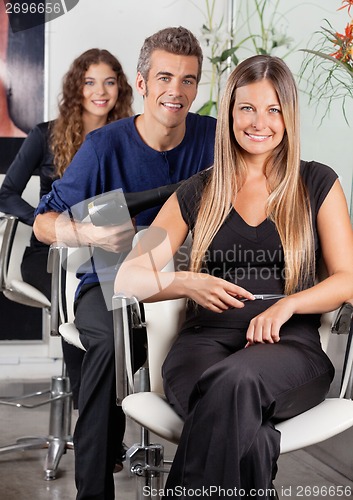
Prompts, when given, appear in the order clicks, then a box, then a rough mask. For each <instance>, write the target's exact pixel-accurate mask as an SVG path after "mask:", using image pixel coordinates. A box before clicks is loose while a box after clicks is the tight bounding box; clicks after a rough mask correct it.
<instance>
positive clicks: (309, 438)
mask: <svg viewBox="0 0 353 500" xmlns="http://www.w3.org/2000/svg"><path fill="white" fill-rule="evenodd" d="M352 425H353V401H352V400H351V399H344V398H332V399H330V398H328V399H325V401H323V402H322V403H320V404H319V405H317V406H315V407H314V408H311V409H310V410H307V411H306V412H304V413H302V414H300V415H297V416H296V417H293V418H290V419H289V420H285V421H284V422H281V423H279V424H277V425H276V429H278V430H279V431H280V432H281V453H288V452H289V451H294V450H299V449H301V448H305V447H306V446H310V445H312V444H316V443H320V442H321V441H325V439H329V438H330V437H333V436H335V435H336V434H339V433H340V432H343V431H345V430H347V429H348V428H349V427H351V426H352Z"/></svg>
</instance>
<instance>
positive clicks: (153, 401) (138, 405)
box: [122, 392, 184, 444]
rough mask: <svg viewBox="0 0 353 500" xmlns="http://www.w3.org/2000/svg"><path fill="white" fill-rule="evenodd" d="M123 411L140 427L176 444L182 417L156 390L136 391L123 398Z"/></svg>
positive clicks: (181, 425) (180, 429) (181, 427)
mask: <svg viewBox="0 0 353 500" xmlns="http://www.w3.org/2000/svg"><path fill="white" fill-rule="evenodd" d="M122 407H123V411H124V413H125V414H126V415H128V416H129V417H130V418H132V420H134V421H135V422H137V423H138V424H140V425H141V426H142V427H145V428H146V429H149V430H150V431H152V432H154V433H155V434H157V436H160V437H162V438H164V439H167V440H168V441H171V442H172V443H175V444H178V442H179V439H180V435H181V431H182V429H183V424H184V423H183V421H182V419H181V418H180V417H179V416H178V415H177V414H176V413H175V411H174V410H173V409H172V408H171V406H170V405H169V404H168V403H167V401H166V399H165V397H164V396H162V395H161V394H157V393H156V392H137V393H136V394H130V395H129V396H127V397H126V398H124V400H123V403H122Z"/></svg>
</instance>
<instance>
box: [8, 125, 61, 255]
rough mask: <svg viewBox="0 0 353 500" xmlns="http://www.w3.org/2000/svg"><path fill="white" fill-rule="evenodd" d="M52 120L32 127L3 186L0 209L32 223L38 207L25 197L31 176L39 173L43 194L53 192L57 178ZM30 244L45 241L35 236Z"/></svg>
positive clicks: (26, 222)
mask: <svg viewBox="0 0 353 500" xmlns="http://www.w3.org/2000/svg"><path fill="white" fill-rule="evenodd" d="M51 123H52V122H45V123H40V124H38V125H36V126H35V127H34V128H33V129H32V130H31V132H30V133H29V135H28V137H27V138H26V139H25V141H24V142H23V144H22V146H21V148H20V150H19V152H18V153H17V155H16V157H15V159H14V161H13V162H12V164H11V166H10V167H9V169H8V171H7V173H6V176H5V179H4V182H3V183H2V186H1V189H0V211H2V212H4V213H7V214H12V215H16V216H17V217H18V218H19V220H20V221H21V222H23V223H25V224H28V225H29V226H32V225H33V222H34V210H35V207H32V206H31V205H30V204H29V203H27V202H26V201H25V200H24V199H23V198H22V193H23V191H24V189H25V188H26V186H27V184H28V181H29V179H30V178H31V177H32V175H39V177H40V193H39V195H40V197H42V196H43V195H45V194H47V193H49V192H50V191H51V185H52V182H53V181H54V180H55V176H54V165H53V155H52V153H51V151H50V147H49V132H50V124H51ZM31 245H34V246H38V245H39V246H42V245H43V244H42V243H40V242H39V241H38V240H37V239H36V238H35V236H34V235H32V240H31Z"/></svg>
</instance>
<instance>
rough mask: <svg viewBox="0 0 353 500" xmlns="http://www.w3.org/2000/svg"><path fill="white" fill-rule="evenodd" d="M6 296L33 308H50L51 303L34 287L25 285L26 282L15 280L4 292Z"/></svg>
mask: <svg viewBox="0 0 353 500" xmlns="http://www.w3.org/2000/svg"><path fill="white" fill-rule="evenodd" d="M3 293H4V295H5V297H7V298H8V299H10V300H13V301H15V302H18V303H20V304H24V305H26V306H31V307H40V308H43V307H47V308H50V301H49V300H48V299H47V297H46V296H45V295H44V294H43V293H42V292H40V291H39V290H37V288H34V286H32V285H29V284H28V283H25V282H24V281H20V280H16V279H13V280H11V282H10V283H9V285H8V288H7V289H6V290H4V292H3Z"/></svg>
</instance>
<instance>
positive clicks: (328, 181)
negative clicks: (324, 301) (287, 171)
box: [177, 161, 337, 327]
mask: <svg viewBox="0 0 353 500" xmlns="http://www.w3.org/2000/svg"><path fill="white" fill-rule="evenodd" d="M211 172H212V169H210V170H207V171H204V172H201V173H199V174H196V175H195V176H193V177H192V178H191V179H190V180H189V181H186V182H185V183H183V184H182V186H181V187H180V188H179V189H178V190H177V196H178V201H179V205H180V209H181V213H182V216H183V218H184V220H185V222H186V223H187V225H188V227H189V229H190V230H191V231H192V230H193V229H194V226H195V222H196V218H197V214H198V207H199V203H200V199H201V195H202V192H203V189H204V187H205V184H206V182H207V180H208V178H209V176H210V175H211ZM301 175H302V178H303V180H304V183H305V185H306V187H307V190H308V194H309V198H310V204H311V210H312V217H313V228H314V236H315V251H316V255H317V257H318V256H319V253H320V244H319V239H318V234H317V227H316V218H317V213H318V211H319V208H320V206H321V204H322V202H323V201H324V199H325V198H326V196H327V194H328V192H329V191H330V189H331V187H332V185H333V184H334V182H335V180H336V179H337V174H336V173H335V172H334V171H333V170H332V169H331V168H330V167H327V166H326V165H322V164H319V163H316V162H304V161H302V162H301ZM204 271H205V272H208V273H210V274H212V275H214V276H217V277H221V278H223V279H226V280H228V281H230V282H232V283H236V284H237V285H239V286H242V287H244V288H245V289H246V290H249V291H250V292H252V293H254V294H283V291H284V255H283V249H282V245H281V241H280V237H279V234H278V232H277V229H276V227H275V224H274V223H273V222H272V221H271V220H269V219H265V220H264V221H263V222H262V223H261V224H259V225H258V226H256V227H253V226H249V224H247V223H246V222H245V221H244V220H243V219H242V217H241V216H240V215H239V214H238V213H237V211H236V210H235V209H234V208H232V209H231V212H230V214H229V216H228V217H227V219H226V221H225V222H224V224H223V225H222V227H221V228H220V230H219V231H218V233H217V234H216V236H215V238H214V240H213V241H212V244H211V245H210V247H209V248H208V251H207V253H206V259H205V269H204ZM272 303H273V302H272V301H269V300H256V301H254V302H253V301H247V302H245V307H244V308H243V309H229V310H227V311H225V312H224V313H222V314H221V315H220V314H217V313H214V312H212V311H209V310H206V309H203V308H202V307H201V306H198V307H197V308H195V307H191V308H189V310H188V314H187V326H191V325H192V326H194V325H196V324H198V325H200V324H201V325H214V326H220V325H221V326H224V327H228V326H229V327H231V326H235V325H237V326H239V327H243V326H245V325H246V324H248V322H249V321H250V320H251V319H252V317H254V316H255V315H257V314H259V312H261V311H262V310H264V309H266V308H267V307H269V306H270V305H271V304H272Z"/></svg>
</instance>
